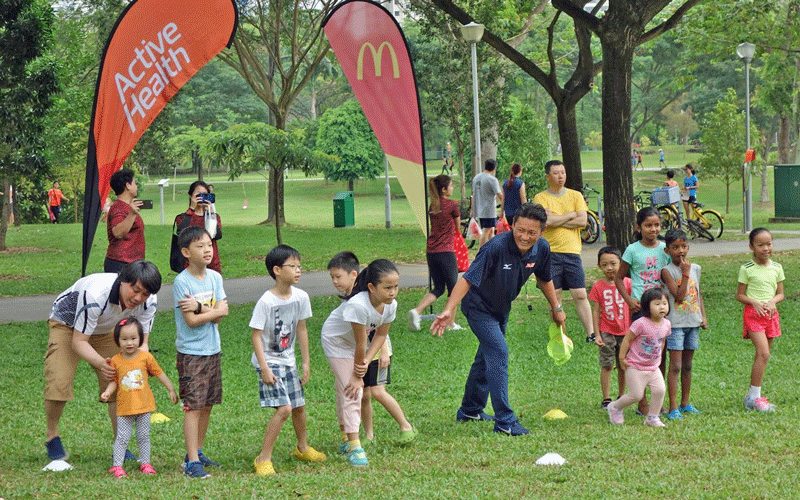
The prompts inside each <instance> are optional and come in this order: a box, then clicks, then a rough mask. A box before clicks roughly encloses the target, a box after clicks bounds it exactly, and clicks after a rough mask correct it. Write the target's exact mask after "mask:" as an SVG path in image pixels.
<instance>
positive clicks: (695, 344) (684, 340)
mask: <svg viewBox="0 0 800 500" xmlns="http://www.w3.org/2000/svg"><path fill="white" fill-rule="evenodd" d="M699 347H700V327H698V326H687V327H683V328H673V329H672V333H670V335H669V337H667V350H668V351H696V350H697V349H698V348H699Z"/></svg>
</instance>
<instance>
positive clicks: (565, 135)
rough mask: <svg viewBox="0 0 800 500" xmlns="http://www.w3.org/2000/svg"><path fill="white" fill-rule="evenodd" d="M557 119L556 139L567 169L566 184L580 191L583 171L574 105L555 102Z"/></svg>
mask: <svg viewBox="0 0 800 500" xmlns="http://www.w3.org/2000/svg"><path fill="white" fill-rule="evenodd" d="M556 116H557V119H558V140H559V141H560V143H561V153H562V161H563V162H564V169H565V170H566V171H567V184H566V186H567V187H568V188H569V189H574V190H575V191H581V190H582V189H583V171H582V170H581V144H580V139H579V138H578V121H577V119H576V117H575V116H576V115H575V106H568V105H565V104H564V103H563V102H562V103H557V104H556Z"/></svg>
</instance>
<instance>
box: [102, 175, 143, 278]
mask: <svg viewBox="0 0 800 500" xmlns="http://www.w3.org/2000/svg"><path fill="white" fill-rule="evenodd" d="M109 183H110V184H111V189H113V190H114V194H116V195H117V201H115V202H114V203H112V204H111V208H109V210H108V217H107V218H106V232H107V235H108V250H107V251H106V260H105V262H104V263H103V270H104V271H105V272H107V273H118V272H119V271H120V270H121V269H122V268H123V267H125V264H128V263H130V262H133V261H135V260H141V259H144V250H145V244H144V221H143V220H142V217H141V216H140V215H139V210H140V209H141V208H142V200H137V199H136V195H138V194H139V186H138V185H137V184H136V179H135V178H134V172H133V170H130V169H127V168H123V169H122V170H119V171H117V172H114V174H113V175H112V176H111V179H110V180H109Z"/></svg>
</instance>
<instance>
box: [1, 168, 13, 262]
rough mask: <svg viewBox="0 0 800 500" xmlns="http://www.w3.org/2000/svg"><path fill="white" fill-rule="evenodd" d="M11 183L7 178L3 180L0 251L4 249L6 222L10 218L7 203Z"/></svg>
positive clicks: (9, 208) (9, 209)
mask: <svg viewBox="0 0 800 500" xmlns="http://www.w3.org/2000/svg"><path fill="white" fill-rule="evenodd" d="M10 187H11V182H9V180H8V177H4V178H3V209H2V210H0V250H5V249H6V232H8V221H9V219H10V217H11V206H10V204H9V203H8V199H9V197H10V196H9V192H10V190H9V188H10Z"/></svg>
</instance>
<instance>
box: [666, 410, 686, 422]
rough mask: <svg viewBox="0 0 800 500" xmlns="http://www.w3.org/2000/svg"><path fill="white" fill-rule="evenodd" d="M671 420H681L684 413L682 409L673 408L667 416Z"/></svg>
mask: <svg viewBox="0 0 800 500" xmlns="http://www.w3.org/2000/svg"><path fill="white" fill-rule="evenodd" d="M667 418H668V419H669V420H681V419H682V418H683V415H681V411H680V410H672V411H670V412H669V416H667Z"/></svg>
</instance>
